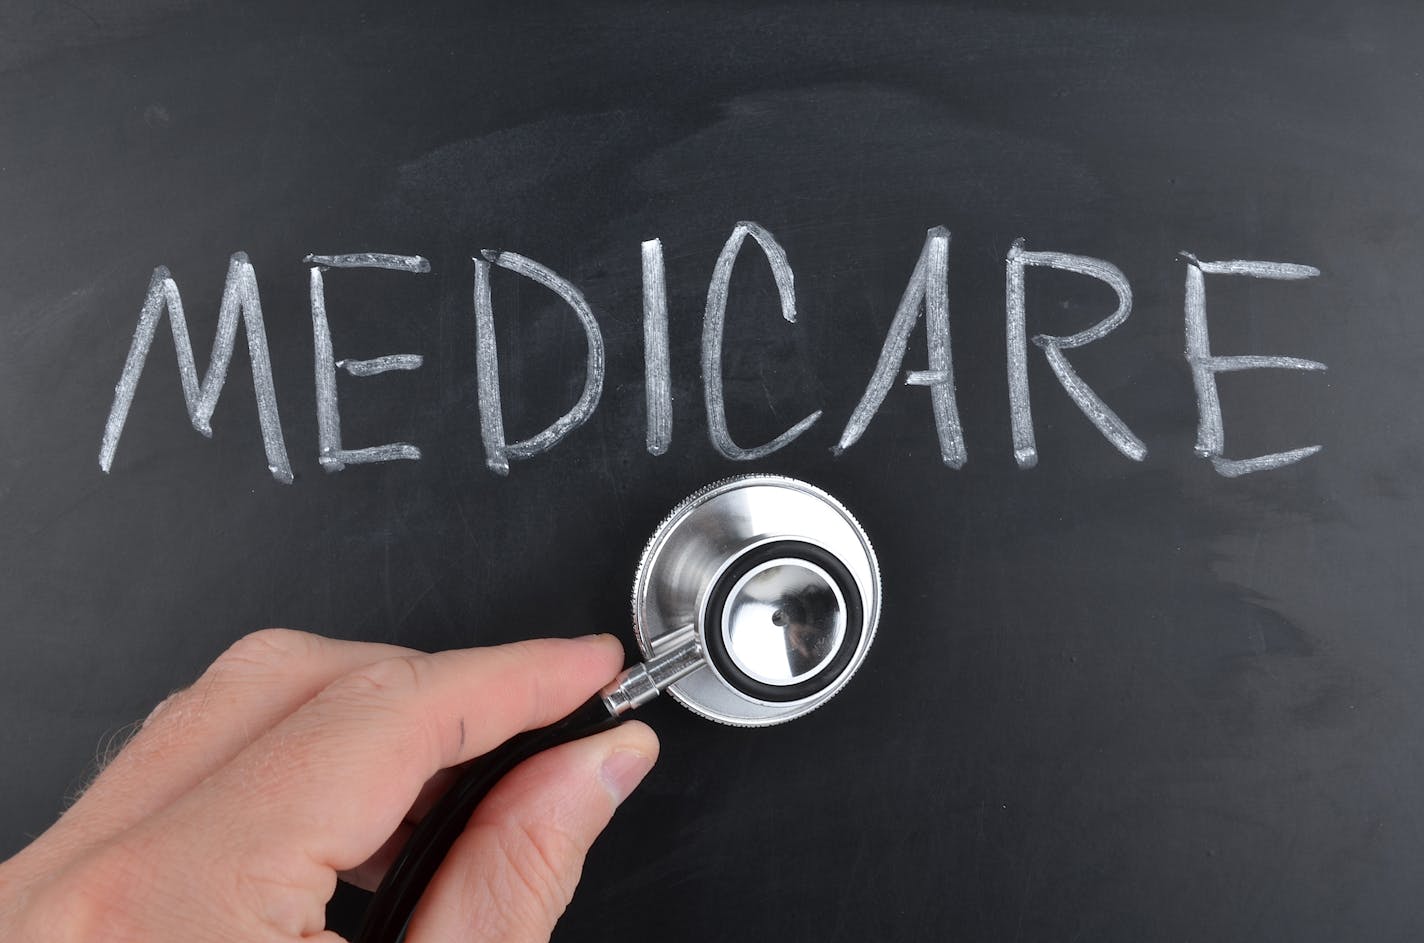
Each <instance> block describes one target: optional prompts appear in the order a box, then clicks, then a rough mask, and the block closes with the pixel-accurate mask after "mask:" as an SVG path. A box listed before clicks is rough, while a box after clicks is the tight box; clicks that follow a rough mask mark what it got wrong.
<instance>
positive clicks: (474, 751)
mask: <svg viewBox="0 0 1424 943" xmlns="http://www.w3.org/2000/svg"><path fill="white" fill-rule="evenodd" d="M622 659H623V651H622V646H621V645H620V644H619V643H618V641H617V640H616V639H614V638H613V637H612V636H608V635H603V636H593V637H589V638H585V639H573V640H567V639H540V640H536V641H529V642H518V643H515V644H512V645H502V646H497V647H493V648H479V649H463V650H457V651H447V652H438V653H435V654H430V655H426V654H414V655H408V656H404V657H397V658H390V659H385V660H382V661H378V662H375V663H373V664H370V665H366V666H363V667H361V668H358V669H356V670H355V671H352V672H350V673H348V674H346V675H344V676H343V677H341V678H339V679H338V680H336V681H335V682H333V683H332V684H331V685H329V686H327V687H326V688H325V689H324V690H323V691H322V692H321V693H320V694H318V695H317V696H316V697H315V698H313V699H312V700H310V701H308V702H307V703H306V704H305V705H304V706H303V707H301V708H300V709H298V710H297V711H296V712H295V713H293V714H292V715H290V716H289V717H287V718H286V719H285V720H284V721H282V722H281V723H279V724H278V725H277V726H275V727H273V728H272V729H271V730H270V731H268V733H267V734H265V735H264V736H262V737H261V738H259V739H258V740H257V741H255V742H254V743H252V744H251V745H250V746H249V747H247V748H246V749H245V750H243V751H242V752H241V753H240V754H238V756H237V757H236V758H235V759H234V760H233V762H232V763H230V764H228V766H227V767H225V768H224V769H223V770H221V771H220V772H219V773H218V774H216V775H215V776H213V777H212V778H211V779H209V780H208V782H206V783H204V787H203V788H201V789H199V790H195V791H194V792H193V793H191V794H190V796H191V798H192V799H193V801H195V802H197V803H199V804H200V805H199V806H198V808H209V809H225V810H242V812H243V813H244V814H240V815H229V816H225V818H226V820H227V821H228V822H231V823H232V829H233V831H234V833H235V834H233V835H232V836H230V838H231V840H232V841H233V842H235V843H236V847H238V848H243V847H249V848H250V847H251V846H252V845H253V844H254V843H256V844H257V846H258V847H257V848H255V849H253V850H258V851H261V852H263V853H264V854H263V857H264V858H266V860H273V859H274V858H276V859H277V860H280V859H281V857H282V854H281V853H282V852H283V851H286V852H291V851H293V850H296V851H299V852H301V853H303V856H304V857H305V859H306V860H309V861H313V862H316V863H319V864H321V865H323V866H325V867H328V868H331V869H333V870H336V871H341V870H345V869H349V868H353V867H355V866H356V865H358V864H360V863H361V862H362V861H364V860H366V858H367V857H369V856H370V855H371V854H372V853H373V852H374V851H376V849H378V848H379V847H380V846H381V844H382V843H383V842H384V841H385V839H386V838H387V837H388V836H389V835H390V834H391V833H392V832H393V831H395V829H396V827H397V826H398V825H399V824H400V822H401V819H402V818H403V817H404V816H405V814H406V811H407V810H408V809H409V808H410V806H411V803H412V802H413V801H414V800H415V798H416V796H417V794H418V793H419V792H420V788H421V786H422V784H424V783H425V781H426V780H428V779H429V778H430V777H431V776H432V775H434V774H435V773H436V772H438V771H439V770H441V769H444V768H446V767H449V766H455V765H457V764H459V763H463V762H465V761H466V760H469V759H472V758H474V757H476V756H479V755H481V754H483V753H486V752H488V751H489V750H491V749H493V748H494V747H495V746H497V745H499V744H500V743H503V742H504V741H505V740H507V739H508V738H509V737H510V736H512V735H514V734H515V733H518V732H520V731H522V730H528V729H532V728H534V727H540V726H543V725H545V724H549V723H552V722H554V721H555V720H558V719H559V718H561V717H563V716H564V715H566V714H568V713H569V712H570V711H572V710H573V709H574V708H575V707H577V706H578V705H579V704H581V703H583V702H584V701H585V700H587V699H588V698H589V697H590V696H591V695H593V694H594V693H595V692H596V691H598V690H599V688H601V687H602V686H603V685H604V684H606V683H607V682H608V681H609V679H611V678H612V677H613V676H614V675H615V674H616V673H617V672H618V670H619V668H621V667H622ZM210 824H211V823H210ZM229 847H232V846H229Z"/></svg>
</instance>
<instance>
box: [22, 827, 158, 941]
mask: <svg viewBox="0 0 1424 943" xmlns="http://www.w3.org/2000/svg"><path fill="white" fill-rule="evenodd" d="M146 857H147V856H144V855H141V854H138V853H136V852H135V850H134V849H131V848H129V847H128V845H126V844H125V843H123V842H115V843H112V844H109V845H107V846H105V847H103V848H102V849H98V850H96V851H93V852H91V853H89V854H87V855H86V856H85V857H84V858H83V859H82V860H80V861H78V862H76V863H74V864H72V865H71V866H70V867H68V868H66V869H65V870H64V871H62V872H60V873H59V874H58V875H56V876H55V877H54V878H53V879H52V880H50V881H49V882H47V883H46V884H45V885H44V886H43V887H42V888H40V889H39V891H38V893H37V894H36V896H35V898H34V902H33V906H32V907H31V908H30V909H29V914H28V916H29V918H30V920H31V922H32V923H33V924H34V926H35V927H37V928H43V929H44V930H45V935H44V936H43V937H36V938H37V939H39V938H43V939H54V940H57V941H63V943H69V941H75V943H78V941H81V940H82V941H86V943H88V941H99V943H103V941H121V940H123V941H127V940H137V939H141V938H142V937H143V936H144V933H145V930H144V927H143V926H142V922H143V918H142V915H141V914H140V913H138V912H137V909H136V908H135V905H134V902H135V901H140V900H145V899H148V898H149V897H151V894H150V893H149V890H150V889H151V888H152V886H153V880H152V866H151V865H150V864H148V863H146Z"/></svg>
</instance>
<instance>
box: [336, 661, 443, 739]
mask: <svg viewBox="0 0 1424 943" xmlns="http://www.w3.org/2000/svg"><path fill="white" fill-rule="evenodd" d="M427 674H428V667H427V666H426V664H425V662H424V660H423V659H422V658H421V657H420V656H418V655H398V656H395V657H393V658H385V659H382V660H380V661H376V662H372V663H370V664H368V665H363V666H362V667H360V668H357V669H355V670H354V671H350V672H348V673H347V674H345V675H342V676H341V677H340V678H338V679H336V680H335V681H333V682H332V683H331V684H330V685H328V686H327V688H326V690H325V691H323V692H322V694H321V700H322V702H323V705H324V709H325V710H326V711H329V712H335V713H338V714H346V715H357V716H363V717H369V718H371V719H372V720H374V721H376V722H378V723H380V724H381V725H382V727H383V728H388V729H391V730H393V731H394V732H395V733H396V734H397V736H394V737H392V738H390V739H391V743H392V744H393V745H394V746H395V747H396V748H397V749H399V750H401V751H402V752H403V753H404V754H405V755H406V756H407V757H408V758H409V759H417V758H418V759H419V760H420V761H421V762H425V760H426V758H429V759H430V760H441V759H443V758H445V756H446V754H447V753H449V752H450V751H448V750H446V749H445V748H444V743H443V740H442V732H441V730H440V729H438V725H437V724H436V723H435V721H434V720H433V719H432V718H431V717H430V716H429V715H428V711H426V710H423V709H422V707H421V701H420V698H419V697H418V695H419V692H421V691H422V690H424V689H426V688H427V687H428V686H429V683H430V682H429V681H428V679H427V677H426V676H427Z"/></svg>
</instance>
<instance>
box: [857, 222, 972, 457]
mask: <svg viewBox="0 0 1424 943" xmlns="http://www.w3.org/2000/svg"><path fill="white" fill-rule="evenodd" d="M921 306H923V307H924V311H925V340H926V346H927V347H928V352H929V369H928V370H912V371H909V372H908V373H907V374H906V377H905V383H906V384H908V385H912V386H927V387H929V390H930V403H931V405H932V406H933V407H934V418H935V432H936V434H937V435H938V436H939V454H940V458H941V459H942V460H943V461H944V463H945V464H946V465H948V466H949V467H950V468H962V467H963V466H964V463H965V461H967V459H968V452H966V451H965V447H964V430H963V428H962V426H961V424H960V421H959V406H958V404H957V403H956V402H955V399H954V358H953V356H952V355H951V352H950V344H949V230H947V229H945V228H944V227H943V226H936V227H934V228H933V229H931V230H930V231H929V232H928V233H927V234H926V236H925V244H924V248H922V249H921V250H920V258H919V261H918V262H916V263H915V271H914V272H913V273H912V274H911V275H910V284H908V285H906V286H905V293H904V294H903V295H901V296H900V305H899V307H897V308H896V309H895V318H894V320H892V321H891V322H890V331H889V334H888V335H887V336H886V338H885V344H884V346H883V347H881V349H880V359H879V361H878V362H877V363H876V364H875V372H874V373H873V374H872V375H871V377H870V385H869V386H867V387H866V389H865V395H863V396H862V397H861V398H860V402H859V403H858V404H857V405H856V407H855V411H854V412H852V413H851V416H850V421H849V422H847V423H846V427H845V431H844V432H842V433H841V437H840V440H839V441H837V442H836V444H835V445H834V446H833V447H832V448H831V451H832V452H834V453H835V454H836V455H840V454H841V453H842V452H844V451H845V450H846V449H848V448H850V447H851V446H852V445H854V444H855V443H856V441H857V440H858V439H859V438H860V437H861V436H862V435H863V434H864V433H865V428H866V426H868V425H870V420H871V419H873V418H875V411H876V410H878V409H879V408H880V404H881V403H883V402H884V401H885V395H886V394H887V393H889V392H890V387H891V386H892V385H893V384H894V382H895V374H896V373H897V372H898V371H899V369H900V366H901V364H902V363H904V360H905V347H906V345H908V344H909V342H910V333H911V332H912V331H914V329H915V323H916V322H917V321H918V320H919V318H920V308H921Z"/></svg>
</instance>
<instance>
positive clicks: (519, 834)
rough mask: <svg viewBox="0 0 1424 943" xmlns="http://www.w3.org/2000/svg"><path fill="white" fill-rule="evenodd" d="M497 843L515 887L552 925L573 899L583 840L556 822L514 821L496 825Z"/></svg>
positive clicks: (578, 873)
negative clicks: (500, 825)
mask: <svg viewBox="0 0 1424 943" xmlns="http://www.w3.org/2000/svg"><path fill="white" fill-rule="evenodd" d="M500 846H501V850H502V851H503V853H504V857H505V860H506V861H507V862H508V864H509V871H510V877H511V879H512V881H513V883H514V885H515V887H516V888H517V889H518V890H520V891H522V892H523V893H524V895H525V898H526V899H527V900H529V901H531V902H533V903H535V904H537V908H536V909H537V912H538V913H540V914H541V915H543V916H544V917H545V918H547V920H548V921H549V923H550V924H551V925H552V923H553V921H555V920H557V919H558V918H559V915H560V914H562V913H563V912H564V908H566V907H568V905H569V901H571V900H573V896H574V889H575V888H576V887H577V886H578V881H579V877H580V875H581V874H582V872H583V859H584V852H585V849H584V846H583V844H582V843H581V842H579V841H577V840H576V839H575V838H574V837H573V836H572V835H570V834H569V833H568V832H566V831H564V830H563V829H561V828H558V827H556V826H552V825H548V824H542V823H537V822H516V823H511V824H509V825H507V826H505V827H504V828H501V829H500Z"/></svg>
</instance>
